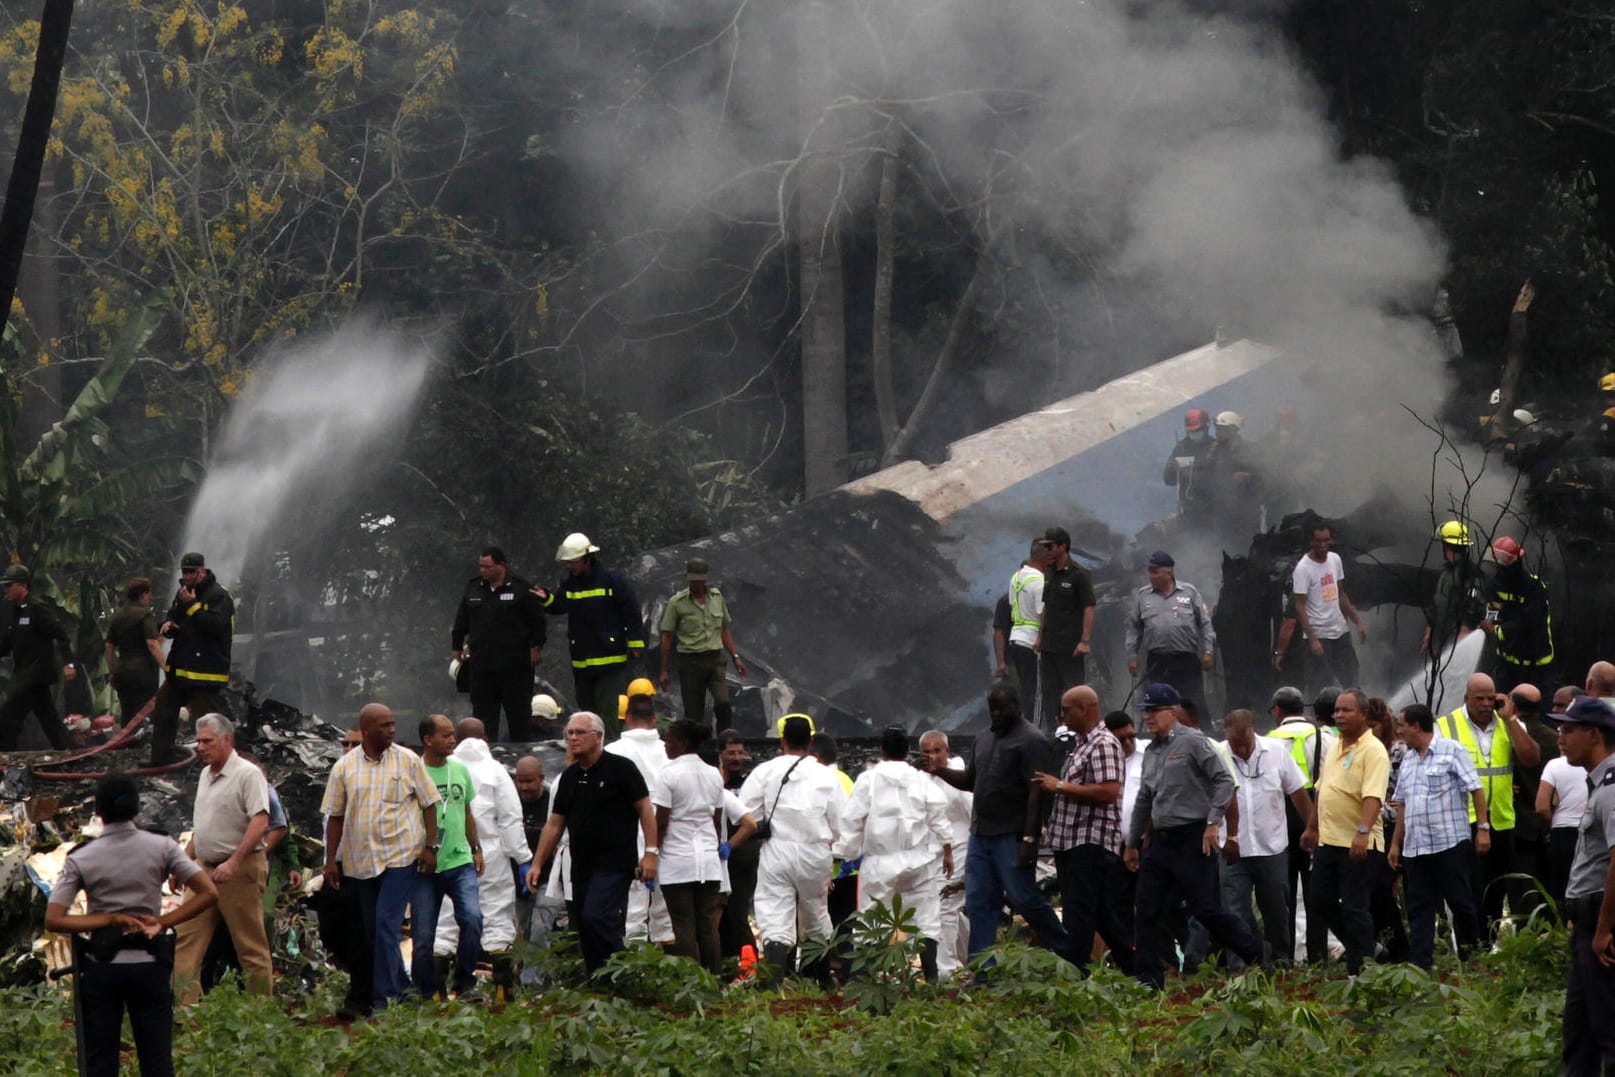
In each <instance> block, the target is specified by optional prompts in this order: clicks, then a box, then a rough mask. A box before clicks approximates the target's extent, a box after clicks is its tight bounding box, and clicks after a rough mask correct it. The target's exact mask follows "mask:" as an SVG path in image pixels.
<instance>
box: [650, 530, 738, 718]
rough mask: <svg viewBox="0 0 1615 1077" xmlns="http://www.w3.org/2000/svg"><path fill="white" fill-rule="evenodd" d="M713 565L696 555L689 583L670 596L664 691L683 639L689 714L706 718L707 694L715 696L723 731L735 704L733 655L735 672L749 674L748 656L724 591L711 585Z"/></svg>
mask: <svg viewBox="0 0 1615 1077" xmlns="http://www.w3.org/2000/svg"><path fill="white" fill-rule="evenodd" d="M710 575H711V568H710V567H709V566H708V565H707V562H706V559H705V558H702V557H692V558H691V559H690V560H689V561H688V562H686V563H685V565H684V578H685V582H686V583H687V584H688V586H687V587H685V588H684V590H682V591H679V592H678V593H677V594H675V595H674V596H673V597H672V598H670V599H668V600H667V612H665V613H664V614H662V676H661V685H662V690H663V691H666V690H667V686H668V684H669V683H670V682H671V677H670V676H669V673H668V668H667V660H668V659H669V658H670V657H672V653H673V643H674V640H675V639H676V640H677V641H678V648H679V654H678V671H679V694H680V695H681V696H682V698H683V701H684V717H686V718H688V719H690V720H691V721H692V722H704V721H706V712H707V694H708V693H709V692H710V693H711V695H712V717H713V719H714V720H715V721H716V722H717V723H718V727H719V728H720V729H721V728H723V727H726V726H727V725H728V724H729V719H730V716H731V715H733V714H734V708H733V707H731V706H730V705H729V674H728V667H729V662H728V660H729V659H730V658H733V659H734V660H735V672H736V673H738V674H739V675H740V676H742V677H744V676H745V675H746V660H745V659H743V658H741V657H740V655H739V654H738V653H736V651H735V637H734V636H733V635H732V634H731V633H730V631H729V621H730V618H729V605H728V603H726V602H725V601H724V600H723V592H722V591H720V590H718V589H717V588H716V587H712V586H710V585H709V582H708V581H709V578H710Z"/></svg>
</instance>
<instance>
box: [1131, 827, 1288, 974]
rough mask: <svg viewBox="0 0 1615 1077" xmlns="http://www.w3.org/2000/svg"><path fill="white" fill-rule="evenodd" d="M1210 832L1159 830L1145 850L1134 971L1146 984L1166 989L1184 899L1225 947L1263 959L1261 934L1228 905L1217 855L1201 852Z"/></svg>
mask: <svg viewBox="0 0 1615 1077" xmlns="http://www.w3.org/2000/svg"><path fill="white" fill-rule="evenodd" d="M1205 832H1206V828H1205V827H1203V826H1199V825H1190V826H1175V827H1166V828H1163V829H1160V830H1156V831H1154V832H1153V833H1152V834H1151V836H1150V847H1149V848H1148V849H1146V850H1145V851H1144V862H1143V863H1142V864H1141V865H1140V866H1139V869H1138V919H1137V921H1136V923H1137V925H1138V948H1137V952H1136V956H1135V958H1134V964H1133V973H1134V975H1135V976H1137V977H1138V980H1139V982H1140V983H1142V984H1144V985H1145V986H1146V987H1153V988H1156V989H1160V988H1161V987H1163V986H1165V984H1166V971H1165V965H1164V959H1165V952H1166V945H1167V941H1168V938H1167V937H1168V934H1169V929H1168V923H1169V920H1170V917H1171V914H1172V910H1173V909H1174V908H1175V907H1176V906H1177V904H1178V903H1179V902H1180V901H1181V902H1182V903H1183V904H1184V906H1185V907H1186V909H1187V911H1188V914H1189V915H1190V916H1192V917H1194V918H1195V919H1196V920H1198V921H1200V923H1201V924H1202V925H1204V927H1205V928H1206V930H1207V931H1208V932H1210V934H1211V937H1212V938H1213V939H1215V940H1216V941H1217V942H1218V943H1220V944H1221V945H1222V946H1223V948H1224V949H1227V950H1230V951H1232V952H1233V953H1236V954H1238V955H1239V956H1240V957H1242V958H1244V959H1245V961H1246V962H1249V963H1251V964H1255V963H1257V962H1260V961H1261V959H1262V946H1261V943H1259V942H1258V941H1257V940H1256V936H1255V935H1254V934H1252V933H1251V931H1250V930H1249V929H1248V928H1246V926H1245V922H1244V921H1243V920H1241V919H1240V918H1239V917H1237V916H1235V915H1233V914H1232V913H1230V912H1229V911H1228V910H1227V909H1224V908H1223V907H1222V901H1221V900H1220V898H1219V895H1218V893H1217V863H1216V858H1215V857H1213V856H1207V855H1206V854H1205V853H1204V852H1202V851H1201V842H1202V839H1203V838H1204V836H1205Z"/></svg>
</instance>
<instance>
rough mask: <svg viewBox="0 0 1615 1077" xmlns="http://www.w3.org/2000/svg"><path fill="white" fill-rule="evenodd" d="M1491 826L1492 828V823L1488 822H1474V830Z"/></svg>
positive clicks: (1488, 828) (1486, 828) (1487, 828)
mask: <svg viewBox="0 0 1615 1077" xmlns="http://www.w3.org/2000/svg"><path fill="white" fill-rule="evenodd" d="M1491 828H1492V824H1490V823H1476V824H1475V829H1476V830H1490V829H1491Z"/></svg>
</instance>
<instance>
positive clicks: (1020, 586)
mask: <svg viewBox="0 0 1615 1077" xmlns="http://www.w3.org/2000/svg"><path fill="white" fill-rule="evenodd" d="M1042 578H1043V573H1041V572H1039V571H1038V570H1037V569H1035V568H1032V567H1031V566H1030V565H1022V566H1021V567H1020V568H1018V569H1016V570H1015V578H1014V579H1012V580H1010V581H1009V590H1010V595H1009V623H1010V625H1012V626H1013V627H1015V628H1041V627H1042V625H1043V620H1042V618H1040V617H1027V616H1026V615H1025V614H1023V613H1022V612H1021V592H1022V591H1024V590H1025V589H1026V585H1027V584H1029V583H1031V582H1032V581H1033V580H1041V579H1042Z"/></svg>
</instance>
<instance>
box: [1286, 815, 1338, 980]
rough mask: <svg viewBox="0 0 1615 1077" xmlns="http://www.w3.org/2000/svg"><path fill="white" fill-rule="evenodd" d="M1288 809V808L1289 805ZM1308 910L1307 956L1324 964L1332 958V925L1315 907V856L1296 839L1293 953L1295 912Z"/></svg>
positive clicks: (1292, 868) (1292, 854)
mask: <svg viewBox="0 0 1615 1077" xmlns="http://www.w3.org/2000/svg"><path fill="white" fill-rule="evenodd" d="M1286 806H1287V807H1288V805H1286ZM1303 907H1304V908H1305V909H1306V910H1307V938H1306V955H1307V961H1308V962H1309V963H1311V964H1317V963H1319V962H1321V961H1322V960H1323V959H1324V958H1325V957H1326V956H1327V955H1328V946H1329V925H1328V924H1326V923H1324V918H1323V913H1322V912H1321V911H1320V910H1319V909H1318V908H1317V906H1315V905H1313V903H1312V854H1311V853H1309V852H1307V851H1305V850H1304V849H1302V848H1301V844H1300V842H1299V841H1298V840H1297V838H1296V837H1291V839H1290V952H1291V953H1294V952H1295V911H1296V909H1298V908H1303Z"/></svg>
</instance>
